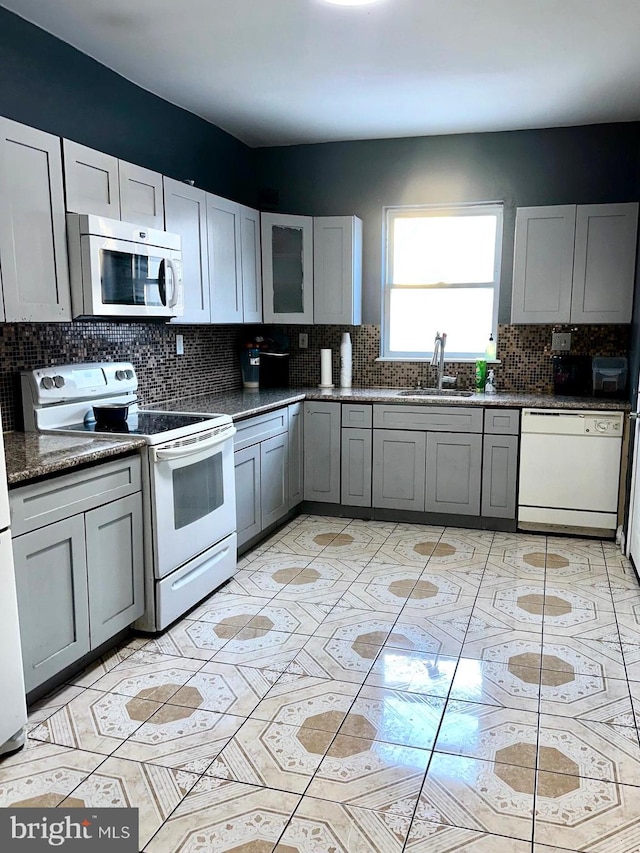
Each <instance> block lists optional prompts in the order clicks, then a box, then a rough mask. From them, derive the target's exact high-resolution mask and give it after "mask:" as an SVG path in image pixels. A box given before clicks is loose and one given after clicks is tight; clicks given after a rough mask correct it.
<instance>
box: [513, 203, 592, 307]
mask: <svg viewBox="0 0 640 853" xmlns="http://www.w3.org/2000/svg"><path fill="white" fill-rule="evenodd" d="M575 222H576V206H575V205H574V204H567V205H554V206H552V207H520V208H518V210H517V211H516V238H515V248H514V259H513V291H512V297H511V322H512V323H568V322H569V321H570V318H571V281H572V276H573V241H574V235H575Z"/></svg>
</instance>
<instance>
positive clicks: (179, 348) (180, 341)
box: [176, 335, 184, 355]
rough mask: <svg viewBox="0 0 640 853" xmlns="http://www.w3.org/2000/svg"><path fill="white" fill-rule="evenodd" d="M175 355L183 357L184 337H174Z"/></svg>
mask: <svg viewBox="0 0 640 853" xmlns="http://www.w3.org/2000/svg"><path fill="white" fill-rule="evenodd" d="M176 355H184V337H183V336H182V335H176Z"/></svg>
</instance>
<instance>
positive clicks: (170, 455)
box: [152, 427, 236, 460]
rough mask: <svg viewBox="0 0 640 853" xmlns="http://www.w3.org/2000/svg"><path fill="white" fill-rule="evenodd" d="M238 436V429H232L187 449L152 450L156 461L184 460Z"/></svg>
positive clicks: (165, 448)
mask: <svg viewBox="0 0 640 853" xmlns="http://www.w3.org/2000/svg"><path fill="white" fill-rule="evenodd" d="M235 434H236V428H235V427H231V429H228V430H225V431H224V432H223V433H222V434H221V435H214V436H213V437H212V438H208V439H206V440H205V441H199V442H195V443H194V444H189V445H187V446H186V447H163V448H158V449H157V450H156V449H155V448H152V450H153V456H154V459H159V460H164V459H184V458H186V457H187V456H194V455H195V454H196V453H200V452H201V451H203V450H209V449H210V448H212V447H215V446H216V445H217V444H221V443H222V442H223V441H226V440H227V439H228V438H232V437H233V436H234V435H235Z"/></svg>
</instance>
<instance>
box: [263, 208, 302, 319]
mask: <svg viewBox="0 0 640 853" xmlns="http://www.w3.org/2000/svg"><path fill="white" fill-rule="evenodd" d="M260 220H261V238H262V287H263V307H264V312H263V315H264V322H265V323H313V217H311V216H290V215H288V214H282V213H263V214H261V216H260Z"/></svg>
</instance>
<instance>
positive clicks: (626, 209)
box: [511, 202, 638, 323]
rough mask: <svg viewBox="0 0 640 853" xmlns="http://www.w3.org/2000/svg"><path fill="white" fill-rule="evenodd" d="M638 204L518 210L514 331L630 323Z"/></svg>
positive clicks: (562, 206) (512, 312)
mask: <svg viewBox="0 0 640 853" xmlns="http://www.w3.org/2000/svg"><path fill="white" fill-rule="evenodd" d="M637 226H638V204H637V203H636V202H633V203H624V204H588V205H555V206H550V207H529V208H518V210H517V212H516V235H515V248H514V267H513V292H512V307H511V322H512V323H629V322H631V310H632V302H633V288H634V276H635V255H636V235H637Z"/></svg>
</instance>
